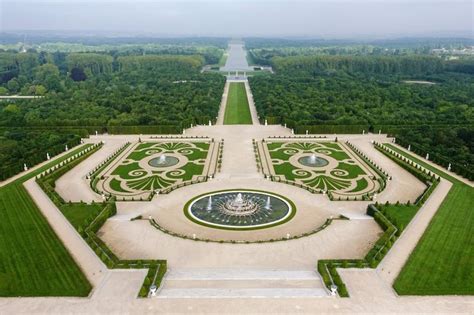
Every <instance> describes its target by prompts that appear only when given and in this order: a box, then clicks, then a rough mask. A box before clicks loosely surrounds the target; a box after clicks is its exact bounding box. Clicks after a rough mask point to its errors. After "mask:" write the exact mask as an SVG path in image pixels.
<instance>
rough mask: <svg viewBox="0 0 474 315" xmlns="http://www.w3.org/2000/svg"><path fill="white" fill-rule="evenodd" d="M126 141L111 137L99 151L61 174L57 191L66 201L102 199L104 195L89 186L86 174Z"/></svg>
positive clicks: (57, 182) (57, 183)
mask: <svg viewBox="0 0 474 315" xmlns="http://www.w3.org/2000/svg"><path fill="white" fill-rule="evenodd" d="M125 142H126V141H124V140H122V139H119V138H117V139H111V140H107V141H105V144H104V146H103V147H102V148H100V149H99V151H97V152H95V153H94V154H92V155H91V156H90V157H88V158H87V159H86V160H84V161H82V162H81V163H79V165H77V166H76V167H74V168H73V169H72V170H70V171H69V172H67V173H66V174H64V175H63V176H61V177H60V178H59V179H58V180H57V181H56V191H57V192H58V194H59V195H60V196H61V197H63V199H64V200H66V201H73V202H79V201H84V202H91V201H92V200H94V201H99V202H100V201H102V197H101V196H99V195H97V194H96V193H95V192H94V191H92V189H91V188H90V186H89V180H87V179H86V175H87V174H88V173H89V172H90V171H91V170H93V169H94V167H96V166H97V165H98V164H99V163H100V162H102V161H104V160H105V159H106V158H107V157H108V156H109V155H111V154H113V153H114V152H115V151H116V150H118V149H119V148H120V147H121V146H122V145H124V144H125Z"/></svg>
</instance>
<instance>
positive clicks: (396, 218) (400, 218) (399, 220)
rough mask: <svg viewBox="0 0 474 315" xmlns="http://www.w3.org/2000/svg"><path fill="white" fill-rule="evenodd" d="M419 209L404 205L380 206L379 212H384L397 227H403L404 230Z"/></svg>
mask: <svg viewBox="0 0 474 315" xmlns="http://www.w3.org/2000/svg"><path fill="white" fill-rule="evenodd" d="M419 209H420V207H419V206H415V205H404V204H399V205H396V204H390V205H383V206H379V210H381V211H382V210H383V213H384V215H385V216H386V217H387V218H388V219H389V220H390V221H391V222H393V223H394V224H395V226H402V227H404V228H405V227H406V226H407V225H408V223H410V221H411V219H412V218H413V217H414V216H415V214H416V213H417V212H418V210H419Z"/></svg>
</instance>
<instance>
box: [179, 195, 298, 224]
mask: <svg viewBox="0 0 474 315" xmlns="http://www.w3.org/2000/svg"><path fill="white" fill-rule="evenodd" d="M184 213H185V215H186V217H187V218H188V219H190V220H191V221H193V222H195V223H197V224H200V225H204V226H207V227H212V228H219V229H229V230H240V231H242V230H253V229H262V228H269V227H273V226H276V225H280V224H283V223H285V222H287V221H289V220H291V218H293V216H294V215H295V213H296V208H295V206H294V204H293V203H292V202H291V201H290V200H289V199H287V198H285V197H283V196H280V195H277V194H274V193H270V192H265V191H258V190H247V189H236V190H224V191H215V192H210V193H207V194H203V195H200V196H197V197H195V198H193V199H191V200H190V201H189V202H188V203H187V204H186V205H185V207H184Z"/></svg>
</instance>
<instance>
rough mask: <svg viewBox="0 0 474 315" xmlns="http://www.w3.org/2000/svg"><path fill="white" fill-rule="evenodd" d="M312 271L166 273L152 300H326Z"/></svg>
mask: <svg viewBox="0 0 474 315" xmlns="http://www.w3.org/2000/svg"><path fill="white" fill-rule="evenodd" d="M327 296H329V293H328V291H327V290H326V288H325V287H324V285H323V282H322V280H321V278H320V276H319V275H318V274H317V273H316V272H315V271H306V270H236V269H229V270H207V269H205V270H200V269H196V270H192V269H188V270H170V271H169V272H168V273H167V275H166V277H165V279H164V284H163V287H162V289H161V290H160V291H159V293H158V294H157V296H156V298H161V299H164V298H279V297H284V298H307V297H327Z"/></svg>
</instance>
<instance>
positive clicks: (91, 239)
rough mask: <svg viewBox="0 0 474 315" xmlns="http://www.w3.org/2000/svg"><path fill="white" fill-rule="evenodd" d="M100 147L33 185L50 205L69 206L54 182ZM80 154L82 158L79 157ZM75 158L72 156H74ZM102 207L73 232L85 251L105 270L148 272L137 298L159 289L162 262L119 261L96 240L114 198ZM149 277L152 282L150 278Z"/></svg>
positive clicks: (113, 211) (113, 206)
mask: <svg viewBox="0 0 474 315" xmlns="http://www.w3.org/2000/svg"><path fill="white" fill-rule="evenodd" d="M101 147H102V143H100V144H98V145H95V146H94V147H89V148H86V149H85V150H83V151H81V152H79V153H78V154H76V155H77V158H74V159H71V160H69V159H67V161H68V162H67V163H65V164H61V165H59V164H58V165H55V166H53V167H52V168H50V169H48V170H47V171H45V172H43V173H41V174H40V175H38V176H37V177H36V182H37V183H38V185H39V186H40V187H41V189H42V190H43V191H44V192H45V193H46V194H47V195H48V197H49V198H50V199H51V200H52V201H53V202H54V204H55V205H56V206H57V207H58V208H61V207H63V206H65V205H69V204H72V203H66V202H65V201H64V199H62V198H61V196H59V194H58V193H57V192H56V191H55V189H54V186H55V182H56V180H57V179H59V177H61V176H62V175H63V174H64V173H66V172H67V171H69V170H70V169H72V168H73V167H75V166H76V165H78V164H79V163H80V162H82V161H83V160H85V159H86V158H87V157H89V156H90V155H91V154H93V153H95V152H96V151H97V150H99V149H100V148H101ZM81 153H83V154H81ZM76 155H75V156H76ZM102 204H103V205H104V207H103V208H102V210H101V211H100V212H99V213H98V214H97V215H95V216H94V217H93V218H91V217H89V218H88V219H86V220H85V221H84V223H83V224H82V225H81V226H79V227H78V228H77V232H78V233H79V234H80V235H81V237H82V238H83V239H84V240H85V241H86V243H87V244H88V245H89V247H90V248H91V249H92V250H93V251H94V252H95V253H96V255H97V257H99V259H100V260H102V262H103V263H104V264H105V265H106V266H107V268H109V269H144V268H148V273H147V276H146V277H145V279H144V281H143V284H142V287H141V288H140V291H139V293H138V296H139V297H148V296H149V292H150V287H151V286H152V285H156V287H160V286H161V283H162V281H163V276H164V274H165V273H166V270H167V262H166V260H144V259H137V260H120V259H119V258H118V257H117V256H116V255H115V254H114V253H113V251H112V250H111V249H110V248H109V247H108V246H107V245H106V244H105V243H104V242H103V241H102V240H101V239H100V238H99V237H98V236H97V234H96V233H97V232H98V231H99V229H100V228H101V227H102V225H104V223H105V222H106V221H107V219H108V218H110V217H112V216H114V215H115V214H116V213H117V208H116V204H115V200H114V198H111V199H110V200H109V201H108V202H105V201H104V202H103V203H102ZM152 276H153V279H151V277H152Z"/></svg>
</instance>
